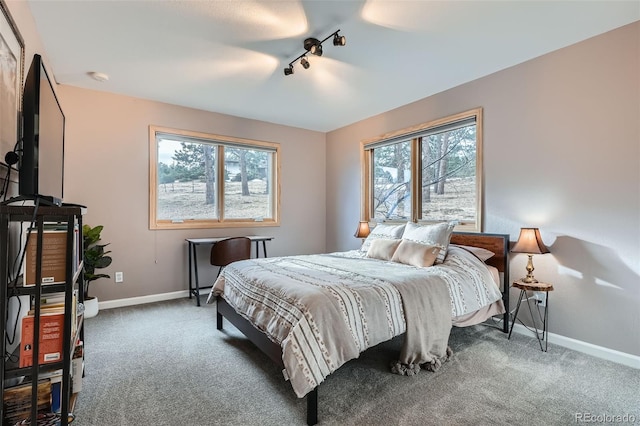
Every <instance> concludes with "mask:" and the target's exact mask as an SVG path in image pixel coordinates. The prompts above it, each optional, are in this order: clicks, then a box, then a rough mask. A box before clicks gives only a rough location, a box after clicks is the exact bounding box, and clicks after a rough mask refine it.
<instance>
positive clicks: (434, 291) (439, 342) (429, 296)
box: [391, 276, 452, 376]
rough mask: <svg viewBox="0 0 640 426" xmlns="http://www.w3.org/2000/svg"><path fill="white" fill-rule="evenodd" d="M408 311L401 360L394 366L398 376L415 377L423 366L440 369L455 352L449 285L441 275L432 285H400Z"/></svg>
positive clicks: (406, 283)
mask: <svg viewBox="0 0 640 426" xmlns="http://www.w3.org/2000/svg"><path fill="white" fill-rule="evenodd" d="M396 288H398V290H399V291H400V295H401V297H402V304H403V306H404V311H405V321H406V334H405V337H404V341H403V344H402V350H401V352H400V358H399V359H398V361H396V362H394V363H392V366H391V371H392V372H393V373H395V374H400V375H406V376H412V375H414V374H417V373H418V372H419V371H420V366H421V365H422V366H423V367H425V368H426V369H427V370H429V371H435V370H437V369H438V368H439V367H440V366H441V365H442V362H444V361H447V360H448V359H449V356H451V354H452V352H451V349H450V348H449V346H448V342H449V334H450V333H451V307H450V299H449V290H448V287H447V283H446V282H445V281H444V279H442V277H439V276H433V277H431V278H430V280H429V282H428V283H426V285H425V283H424V282H419V283H416V282H415V281H410V282H403V283H397V284H396Z"/></svg>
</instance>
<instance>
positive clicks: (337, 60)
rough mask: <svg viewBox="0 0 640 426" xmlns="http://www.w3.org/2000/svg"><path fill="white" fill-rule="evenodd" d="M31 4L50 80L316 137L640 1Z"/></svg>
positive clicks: (639, 13) (602, 27) (618, 19)
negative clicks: (311, 45) (312, 52)
mask: <svg viewBox="0 0 640 426" xmlns="http://www.w3.org/2000/svg"><path fill="white" fill-rule="evenodd" d="M28 4H29V7H30V8H31V11H32V14H33V16H34V19H35V22H36V27H37V30H38V32H39V34H40V36H41V39H42V43H43V45H44V48H45V50H46V55H47V57H48V59H49V64H50V67H51V68H52V71H53V74H54V76H55V79H56V81H57V82H58V83H61V84H66V85H71V86H78V87H83V88H88V89H94V90H100V91H105V92H113V93H119V94H123V95H129V96H134V97H138V98H144V99H150V100H154V101H160V102H167V103H170V104H175V105H182V106H186V107H192V108H197V109H202V110H207V111H215V112H220V113H224V114H230V115H235V116H240V117H247V118H252V119H257V120H263V121H268V122H272V123H277V124H283V125H288V126H294V127H300V128H305V129H310V130H317V131H322V132H326V131H331V130H334V129H337V128H340V127H343V126H345V125H348V124H351V123H354V122H356V121H359V120H362V119H364V118H367V117H370V116H373V115H376V114H379V113H382V112H385V111H388V110H391V109H393V108H396V107H399V106H401V105H405V104H407V103H410V102H413V101H416V100H419V99H422V98H424V97H427V96H430V95H433V94H435V93H438V92H441V91H443V90H446V89H449V88H451V87H455V86H457V85H460V84H462V83H465V82H468V81H471V80H474V79H477V78H479V77H482V76H485V75H487V74H490V73H493V72H495V71H498V70H501V69H504V68H507V67H510V66H512V65H515V64H518V63H521V62H524V61H526V60H528V59H531V58H534V57H537V56H540V55H542V54H545V53H547V52H550V51H553V50H556V49H559V48H562V47H564V46H568V45H570V44H573V43H576V42H578V41H581V40H584V39H586V38H589V37H592V36H595V35H597V34H601V33H603V32H606V31H609V30H612V29H614V28H617V27H620V26H622V25H626V24H628V23H631V22H634V21H637V20H640V0H635V1H620V2H616V1H522V0H512V1H399V0H396V1H389V0H367V1H306V0H305V1H294V0H289V1H264V0H263V1H257V0H253V1H245V0H235V1H220V0H218V1H181V0H177V1H176V0H174V1H141V0H130V1H115V0H107V1H58V0H46V1H45V0H28ZM338 29H340V30H341V32H340V34H341V35H344V36H346V39H347V44H346V46H344V47H339V46H334V45H333V43H332V39H329V40H327V41H326V42H325V43H324V44H323V48H324V49H323V50H324V55H323V56H322V57H318V56H312V57H310V59H309V61H310V63H311V67H310V68H309V69H306V70H305V69H303V68H302V66H300V64H299V63H296V64H295V65H294V71H295V72H294V74H293V75H290V76H285V75H284V73H283V69H284V68H285V67H286V66H288V64H289V62H291V61H292V60H293V59H295V58H296V57H297V56H299V55H300V54H302V53H303V52H304V49H303V40H304V39H305V38H307V37H315V38H318V39H320V40H322V39H324V38H325V37H327V36H328V35H330V34H331V33H333V32H334V31H336V30H338ZM28 61H29V59H28ZM28 65H29V64H28V63H27V64H26V66H28ZM89 72H101V73H105V74H107V75H108V76H109V80H108V81H106V82H99V81H96V80H94V79H92V78H91V77H90V76H89V75H88V73H89Z"/></svg>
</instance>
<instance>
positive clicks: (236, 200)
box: [149, 126, 280, 229]
mask: <svg viewBox="0 0 640 426" xmlns="http://www.w3.org/2000/svg"><path fill="white" fill-rule="evenodd" d="M149 145H150V167H149V170H150V176H149V182H150V185H149V205H150V212H149V227H150V228H151V229H178V228H213V227H230V226H242V227H248V226H273V225H278V224H279V220H278V217H279V215H278V210H279V195H278V192H277V188H278V178H279V167H278V153H279V149H280V146H279V145H278V144H276V143H271V142H259V141H252V140H246V139H238V138H231V137H228V136H218V135H210V134H205V133H197V132H189V131H183V130H173V129H166V128H160V127H154V126H150V128H149Z"/></svg>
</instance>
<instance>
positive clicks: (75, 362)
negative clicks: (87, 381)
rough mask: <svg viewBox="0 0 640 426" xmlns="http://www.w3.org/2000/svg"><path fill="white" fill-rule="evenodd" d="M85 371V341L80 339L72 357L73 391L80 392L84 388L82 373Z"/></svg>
mask: <svg viewBox="0 0 640 426" xmlns="http://www.w3.org/2000/svg"><path fill="white" fill-rule="evenodd" d="M83 373H84V342H83V341H82V340H79V341H78V343H77V344H76V347H75V349H74V350H73V357H72V358H71V391H72V392H73V393H78V392H80V391H81V390H82V374H83Z"/></svg>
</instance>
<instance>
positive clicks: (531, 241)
mask: <svg viewBox="0 0 640 426" xmlns="http://www.w3.org/2000/svg"><path fill="white" fill-rule="evenodd" d="M511 252H512V253H526V254H527V255H528V256H529V261H528V262H527V276H526V277H524V278H522V279H521V281H522V282H525V283H537V282H538V280H536V279H535V277H534V276H533V269H534V268H533V255H534V254H544V253H549V249H548V248H547V246H545V245H544V243H543V242H542V238H540V231H539V230H538V228H520V236H519V237H518V241H517V242H516V244H515V245H514V246H513V248H512V249H511Z"/></svg>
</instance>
